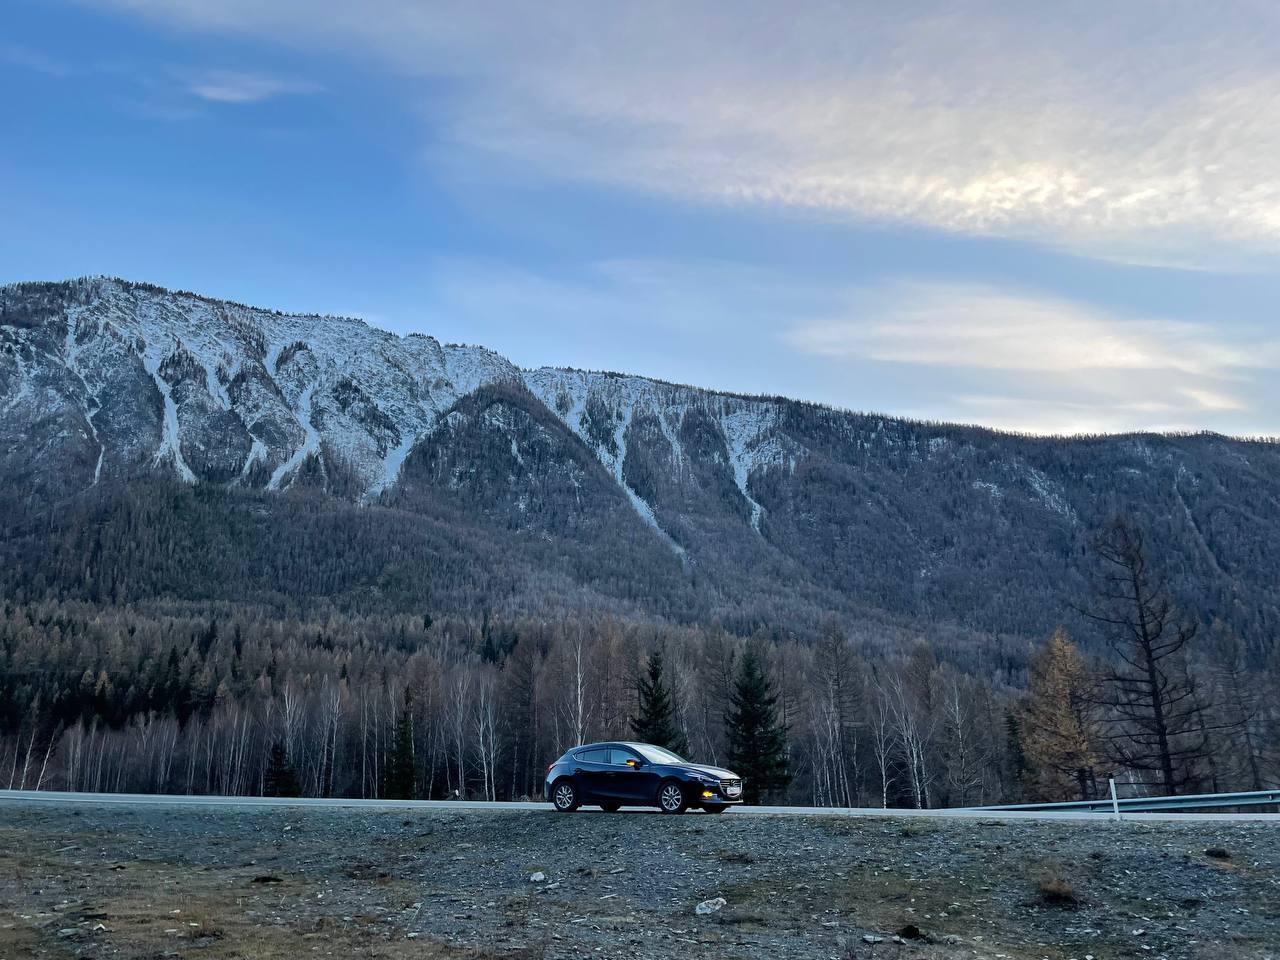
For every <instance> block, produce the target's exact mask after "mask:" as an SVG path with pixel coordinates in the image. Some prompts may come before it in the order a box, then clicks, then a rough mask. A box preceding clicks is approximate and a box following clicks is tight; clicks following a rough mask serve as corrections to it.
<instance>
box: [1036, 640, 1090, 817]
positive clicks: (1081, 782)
mask: <svg viewBox="0 0 1280 960" xmlns="http://www.w3.org/2000/svg"><path fill="white" fill-rule="evenodd" d="M1096 700H1097V694H1096V689H1095V684H1094V681H1093V678H1092V677H1091V676H1090V675H1089V672H1088V670H1087V669H1086V667H1085V664H1084V661H1083V660H1082V659H1081V657H1080V652H1079V651H1078V650H1077V649H1076V647H1075V644H1073V643H1072V642H1071V640H1070V639H1069V638H1068V637H1067V634H1066V631H1064V630H1058V631H1057V632H1056V633H1054V635H1053V636H1052V637H1050V638H1049V642H1048V643H1047V644H1045V646H1044V648H1043V649H1042V650H1040V651H1039V653H1037V654H1036V656H1035V657H1034V658H1033V659H1032V661H1031V670H1030V682H1029V684H1028V691H1027V700H1026V706H1025V709H1024V712H1023V721H1024V722H1023V726H1024V735H1023V748H1024V750H1025V751H1026V758H1027V767H1028V769H1027V773H1026V782H1027V786H1028V788H1029V790H1030V792H1031V793H1032V795H1033V796H1034V797H1035V798H1036V799H1038V800H1067V799H1070V798H1071V797H1072V796H1073V795H1076V794H1078V795H1079V799H1081V800H1090V799H1092V798H1093V797H1095V796H1096V793H1097V791H1096V770H1095V768H1096V766H1097V763H1098V757H1097V738H1098V726H1097V721H1096V717H1095V714H1096V706H1095V702H1096Z"/></svg>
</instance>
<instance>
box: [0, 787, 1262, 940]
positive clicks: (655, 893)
mask: <svg viewBox="0 0 1280 960" xmlns="http://www.w3.org/2000/svg"><path fill="white" fill-rule="evenodd" d="M536 874H542V875H543V879H541V880H540V881H538V880H531V879H530V878H531V877H533V876H535V875H536ZM714 898H723V899H724V901H725V905H724V906H723V907H721V908H720V909H718V910H715V911H714V912H711V913H709V914H707V915H705V916H703V915H698V914H697V913H696V912H695V908H696V907H697V905H698V904H699V903H700V902H702V901H705V900H712V899H714ZM309 956H335V957H388V958H399V957H423V958H473V960H485V958H499V957H504V958H542V957H547V958H583V957H607V958H650V957H652V958H665V957H689V956H694V957H702V956H706V957H717V958H726V960H730V958H746V957H769V958H792V957H795V958H813V960H822V958H835V960H919V958H925V960H933V958H961V957H964V958H970V957H982V958H1009V960H1024V958H1025V960H1041V958H1050V960H1067V958H1076V960H1087V958H1090V957H1092V958H1093V960H1111V958H1117V957H1147V958H1155V957H1167V958H1171V960H1172V958H1233V960H1234V958H1267V960H1280V830H1278V829H1277V825H1272V824H1269V823H1202V824H1136V823H1122V824H1115V823H1111V822H1100V823H1096V824H1092V823H1090V824H1079V823H1062V822H1015V823H996V822H984V821H957V820H911V821H906V822H904V821H894V820H889V819H844V818H828V817H816V816H815V817H771V816H753V817H747V816H742V815H738V816H735V815H734V814H733V812H730V813H729V814H727V815H724V816H720V817H711V816H706V815H702V814H688V815H685V816H683V817H662V816H659V815H656V814H648V813H622V814H613V815H609V814H603V813H599V812H590V811H582V812H580V813H578V814H575V815H572V816H560V815H555V814H551V813H546V814H542V813H507V812H489V811H467V812H462V811H456V812H455V811H448V810H445V811H429V812H422V813H419V812H414V813H411V814H406V813H404V812H403V811H400V812H386V811H342V810H298V809H243V810H235V809H215V810H197V809H164V808H150V809H135V808H121V807H106V806H85V807H80V808H63V807H48V806H22V805H6V806H3V807H0V960H17V958H20V957H21V958H26V957H39V958H43V957H49V958H82V957H83V958H96V957H131V958H135V957H136V958H147V960H152V958H162V957H207V958H227V960H230V958H248V957H252V958H286V957H309Z"/></svg>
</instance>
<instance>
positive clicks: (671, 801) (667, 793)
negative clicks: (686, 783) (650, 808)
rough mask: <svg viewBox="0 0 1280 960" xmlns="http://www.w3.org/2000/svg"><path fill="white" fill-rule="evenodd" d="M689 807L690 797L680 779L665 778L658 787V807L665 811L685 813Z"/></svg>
mask: <svg viewBox="0 0 1280 960" xmlns="http://www.w3.org/2000/svg"><path fill="white" fill-rule="evenodd" d="M688 808H689V798H688V797H686V796H685V792H684V787H683V786H682V785H681V784H680V782H679V781H678V780H663V781H662V784H661V785H660V786H659V787H658V809H659V810H661V811H662V812H663V813H671V814H676V813H684V812H685V810H687V809H688Z"/></svg>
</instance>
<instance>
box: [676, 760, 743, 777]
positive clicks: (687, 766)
mask: <svg viewBox="0 0 1280 960" xmlns="http://www.w3.org/2000/svg"><path fill="white" fill-rule="evenodd" d="M671 766H673V767H675V768H676V769H677V770H686V771H688V772H689V773H700V774H702V775H703V776H704V777H715V778H716V779H717V780H741V779H742V778H741V777H739V776H738V775H737V774H736V773H734V772H733V771H732V770H726V769H725V768H724V767H707V766H704V765H702V764H700V763H673V764H671Z"/></svg>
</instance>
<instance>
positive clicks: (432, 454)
mask: <svg viewBox="0 0 1280 960" xmlns="http://www.w3.org/2000/svg"><path fill="white" fill-rule="evenodd" d="M0 481H3V487H4V490H5V491H6V492H5V493H4V494H3V495H2V499H0V534H2V535H3V536H2V544H0V560H3V561H4V571H3V572H0V588H3V590H4V591H5V592H6V593H7V594H8V595H11V596H18V597H21V598H23V599H26V600H36V599H41V598H47V597H62V598H82V599H88V600H93V601H96V602H117V603H119V602H136V601H143V600H157V599H166V600H178V601H191V602H214V601H225V600H235V601H238V602H240V601H247V602H254V603H261V604H264V605H268V606H273V607H276V608H280V609H286V608H291V607H292V608H297V607H299V606H304V605H305V606H312V607H315V606H323V607H328V608H333V609H356V610H359V609H370V608H378V609H386V610H405V611H408V610H423V609H432V610H440V611H450V612H455V613H463V614H467V615H476V616H481V615H485V616H487V615H489V614H490V613H499V614H515V613H549V614H554V613H557V612H566V611H573V610H579V611H581V610H590V611H607V612H610V613H615V614H619V615H624V616H638V617H646V618H657V619H662V620H670V621H675V622H696V623H711V622H719V623H722V624H724V625H725V626H726V627H727V628H729V629H731V630H734V631H738V632H743V633H747V632H752V631H755V630H760V629H765V630H771V631H775V632H778V633H784V634H785V633H789V632H790V633H795V634H798V635H805V634H809V633H812V632H814V631H816V630H817V629H818V628H819V625H820V624H821V623H822V622H823V621H824V620H825V619H826V618H828V617H830V616H835V617H836V618H838V619H840V620H842V621H843V622H845V623H846V624H849V625H852V626H856V625H858V624H861V625H863V626H864V627H866V629H873V628H874V629H880V627H881V626H883V627H884V628H885V629H888V628H889V626H892V628H893V629H905V630H908V631H935V632H936V631H948V632H950V633H953V634H955V635H961V634H964V635H973V636H990V635H992V634H1012V635H1016V636H1034V635H1038V634H1041V633H1043V632H1045V631H1046V630H1048V629H1050V628H1051V627H1052V626H1053V625H1055V624H1057V623H1059V622H1075V614H1073V613H1072V608H1073V604H1075V603H1077V602H1078V601H1079V600H1080V599H1081V597H1082V596H1083V595H1084V592H1085V591H1086V589H1087V577H1088V570H1089V566H1088V563H1089V561H1088V555H1087V554H1088V551H1087V545H1088V542H1089V539H1090V537H1091V535H1092V532H1093V531H1094V530H1095V529H1096V528H1097V527H1098V526H1099V525H1100V524H1101V523H1102V522H1104V521H1105V520H1106V519H1107V518H1108V517H1109V516H1111V515H1113V514H1114V513H1117V512H1124V513H1128V514H1131V515H1132V516H1133V517H1134V518H1135V519H1136V520H1137V521H1138V522H1139V523H1141V524H1142V525H1143V526H1144V528H1145V529H1146V530H1147V531H1148V534H1149V537H1150V541H1151V544H1152V547H1153V552H1154V554H1155V556H1156V557H1157V559H1158V561H1159V562H1160V564H1161V566H1162V567H1163V568H1164V569H1165V570H1166V571H1167V573H1168V575H1169V577H1170V579H1171V582H1172V583H1173V585H1174V587H1175V589H1176V590H1177V592H1178V593H1179V595H1180V596H1181V598H1182V599H1183V600H1184V602H1186V603H1187V604H1188V605H1189V606H1191V607H1192V608H1193V609H1194V610H1195V611H1196V612H1197V614H1198V615H1199V616H1200V617H1202V618H1203V619H1204V620H1206V621H1211V620H1213V619H1220V620H1223V621H1224V622H1226V623H1229V624H1230V625H1231V626H1233V627H1234V628H1235V629H1236V630H1237V631H1238V632H1240V633H1241V634H1242V635H1244V636H1246V637H1247V638H1248V639H1249V641H1250V643H1251V644H1253V645H1254V646H1255V647H1257V648H1259V649H1260V648H1261V647H1262V646H1265V645H1269V644H1270V642H1271V640H1270V638H1271V637H1273V636H1274V635H1275V633H1276V629H1277V623H1278V622H1280V576H1278V574H1280V445H1278V444H1276V443H1275V442H1271V441H1258V440H1238V439H1230V438H1226V437H1221V436H1216V435H1208V434H1204V435H1176V436H1170V435H1145V434H1144V435H1131V436H1109V437H1082V438H1073V439H1066V438H1043V437H1030V436H1019V435H1011V434H1007V433H1000V432H995V431H991V430H984V429H980V428H976V427H965V426H951V425H944V424H932V423H921V422H913V421H907V420H901V419H894V418H891V417H886V416H878V415H867V414H857V413H850V412H846V411H841V410H835V409H830V408H827V407H822V406H818V405H814V404H809V403H802V402H798V401H793V400H786V399H782V398H766V397H746V396H737V395H731V394H725V393H718V392H714V391H709V390H702V389H698V388H696V387H689V386H678V385H673V384H667V383H662V382H659V381H655V380H649V379H646V378H643V377H637V376H626V375H620V374H613V373H595V372H583V371H576V370H561V369H550V368H542V369H537V370H524V369H520V368H518V367H517V366H515V365H514V364H512V363H510V362H509V361H508V360H506V359H504V358H503V357H501V356H499V355H497V354H495V353H493V352H492V351H489V350H486V349H483V348H480V347H472V346H459V345H453V344H442V343H440V342H438V341H436V340H435V339H433V338H431V337H429V336H423V335H418V334H413V335H410V336H406V337H399V336H395V335H393V334H391V333H387V332H385V331H381V330H378V329H376V328H373V327H370V326H368V325H366V324H364V323H362V322H361V321H358V320H352V319H345V318H338V317H330V316H315V315H305V316H304V315H292V314H285V313H280V312H277V311H272V310H263V309H257V308H253V307H248V306H244V305H241V304H236V303H229V302H225V301H220V300H214V299H210V298H208V297H202V296H198V295H195V294H191V293H185V292H173V291H168V290H164V289H161V288H158V287H155V286H150V285H146V284H139V283H130V282H125V281H122V280H116V279H103V278H94V279H83V280H75V281H70V282H63V283H20V284H14V285H10V286H6V287H0ZM868 625H871V626H868ZM876 625H879V626H876Z"/></svg>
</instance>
